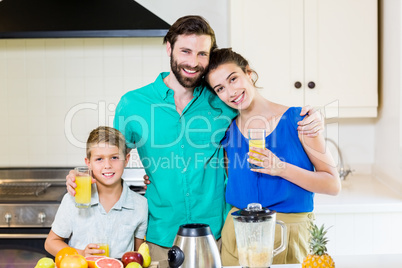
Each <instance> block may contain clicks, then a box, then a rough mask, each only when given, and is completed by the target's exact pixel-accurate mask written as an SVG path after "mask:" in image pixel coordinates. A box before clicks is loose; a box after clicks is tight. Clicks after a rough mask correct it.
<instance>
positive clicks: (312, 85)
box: [307, 81, 315, 89]
mask: <svg viewBox="0 0 402 268" xmlns="http://www.w3.org/2000/svg"><path fill="white" fill-rule="evenodd" d="M307 86H308V87H309V88H311V89H313V88H315V83H314V82H313V81H311V82H308V84H307Z"/></svg>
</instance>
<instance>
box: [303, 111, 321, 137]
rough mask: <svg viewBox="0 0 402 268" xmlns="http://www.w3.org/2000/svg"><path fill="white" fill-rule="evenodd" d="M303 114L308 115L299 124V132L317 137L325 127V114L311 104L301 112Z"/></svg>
mask: <svg viewBox="0 0 402 268" xmlns="http://www.w3.org/2000/svg"><path fill="white" fill-rule="evenodd" d="M300 115H301V116H304V115H307V116H306V117H304V119H303V120H302V121H299V122H298V123H297V124H298V125H299V126H298V127H297V131H299V134H302V135H306V136H309V137H316V136H318V135H319V134H320V133H321V132H323V131H324V129H325V124H324V116H323V115H322V114H321V112H320V111H319V110H316V109H314V108H313V107H311V106H310V105H307V106H304V107H303V108H302V110H301V112H300Z"/></svg>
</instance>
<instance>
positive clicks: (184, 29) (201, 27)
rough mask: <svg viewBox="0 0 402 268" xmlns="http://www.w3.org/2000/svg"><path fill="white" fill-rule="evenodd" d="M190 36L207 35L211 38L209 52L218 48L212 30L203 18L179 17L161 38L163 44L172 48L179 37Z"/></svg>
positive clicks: (192, 16) (193, 16)
mask: <svg viewBox="0 0 402 268" xmlns="http://www.w3.org/2000/svg"><path fill="white" fill-rule="evenodd" d="M191 34H196V35H209V36H210V37H211V51H212V50H214V49H215V48H217V47H218V46H217V44H216V38H215V32H214V30H213V29H212V28H211V26H210V25H209V24H208V22H207V21H206V20H205V19H204V18H203V17H201V16H195V15H190V16H184V17H181V18H179V19H178V20H177V21H176V22H175V23H173V25H172V26H171V27H170V28H169V31H168V32H167V34H166V35H165V37H164V38H163V43H164V44H166V42H169V43H170V45H171V46H172V48H173V47H174V43H175V42H176V40H177V37H178V36H179V35H191Z"/></svg>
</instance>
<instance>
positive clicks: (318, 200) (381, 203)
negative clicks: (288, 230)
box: [314, 174, 402, 213]
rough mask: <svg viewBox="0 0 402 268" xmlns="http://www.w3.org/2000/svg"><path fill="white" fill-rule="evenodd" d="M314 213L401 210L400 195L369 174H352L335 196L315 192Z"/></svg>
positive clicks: (401, 198)
mask: <svg viewBox="0 0 402 268" xmlns="http://www.w3.org/2000/svg"><path fill="white" fill-rule="evenodd" d="M314 203H315V208H314V212H315V213H355V212H361V213H369V212H402V196H401V195H400V194H398V193H397V192H396V191H394V190H392V189H391V188H389V187H388V186H386V185H385V184H384V183H382V182H381V181H380V180H378V179H376V178H375V177H374V176H371V175H357V174H356V175H352V176H349V177H347V179H346V180H345V181H343V182H342V190H341V192H340V194H339V195H337V196H330V195H323V194H316V196H315V200H314Z"/></svg>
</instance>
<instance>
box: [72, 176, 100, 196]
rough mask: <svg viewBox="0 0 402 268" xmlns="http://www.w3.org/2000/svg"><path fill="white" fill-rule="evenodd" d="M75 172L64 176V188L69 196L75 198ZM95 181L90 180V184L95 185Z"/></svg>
mask: <svg viewBox="0 0 402 268" xmlns="http://www.w3.org/2000/svg"><path fill="white" fill-rule="evenodd" d="M75 175H76V174H75V170H74V169H73V170H70V172H69V173H68V175H67V176H66V186H67V191H68V193H69V194H70V195H72V196H75V188H77V184H76V183H75ZM95 182H96V180H95V179H94V178H92V183H95Z"/></svg>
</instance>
